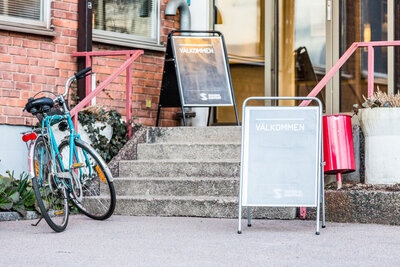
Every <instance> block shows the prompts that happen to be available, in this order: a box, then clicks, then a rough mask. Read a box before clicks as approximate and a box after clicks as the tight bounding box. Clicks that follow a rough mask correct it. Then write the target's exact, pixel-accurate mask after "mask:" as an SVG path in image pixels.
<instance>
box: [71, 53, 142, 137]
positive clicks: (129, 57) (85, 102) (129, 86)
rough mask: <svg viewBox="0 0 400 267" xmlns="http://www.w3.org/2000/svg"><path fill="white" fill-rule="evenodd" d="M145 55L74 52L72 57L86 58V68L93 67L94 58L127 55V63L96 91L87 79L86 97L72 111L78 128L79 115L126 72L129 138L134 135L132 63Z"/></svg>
mask: <svg viewBox="0 0 400 267" xmlns="http://www.w3.org/2000/svg"><path fill="white" fill-rule="evenodd" d="M142 54H144V51H143V50H120V51H88V52H74V53H73V54H72V55H73V56H75V57H86V67H90V66H91V65H92V60H91V57H92V56H118V55H125V56H126V61H125V62H124V63H123V64H122V65H121V66H120V67H119V68H118V69H116V70H115V71H114V72H113V73H112V74H111V75H110V76H109V77H107V79H105V80H104V81H103V82H102V83H100V84H99V86H97V87H96V89H95V90H93V91H92V90H91V83H90V77H89V76H88V77H86V97H85V98H84V99H82V101H80V102H79V103H78V104H77V105H76V106H75V107H74V108H73V109H72V110H71V111H70V114H71V117H72V118H73V121H74V124H75V126H77V114H78V112H79V111H80V110H81V109H82V108H83V107H85V106H86V105H88V104H89V103H90V102H91V101H92V99H93V98H94V97H96V96H97V95H98V94H100V92H101V91H103V89H104V88H105V87H106V86H108V85H109V84H110V83H111V82H112V81H113V80H114V79H115V78H116V77H117V76H118V75H119V74H121V72H123V71H125V70H126V72H127V73H126V124H127V128H128V137H131V134H132V125H131V124H130V122H129V121H130V119H131V114H132V110H131V107H132V77H131V76H132V69H131V68H132V67H131V65H132V63H133V62H134V61H135V60H136V59H137V58H138V57H139V56H140V55H142Z"/></svg>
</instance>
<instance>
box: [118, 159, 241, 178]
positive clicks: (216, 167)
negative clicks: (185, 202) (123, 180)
mask: <svg viewBox="0 0 400 267" xmlns="http://www.w3.org/2000/svg"><path fill="white" fill-rule="evenodd" d="M239 169H240V168H239V161H238V160H223V161H216V160H214V161H185V160H133V161H120V163H119V175H120V176H121V177H188V176H199V177H238V176H239V171H240V170H239Z"/></svg>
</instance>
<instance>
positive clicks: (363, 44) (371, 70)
mask: <svg viewBox="0 0 400 267" xmlns="http://www.w3.org/2000/svg"><path fill="white" fill-rule="evenodd" d="M377 46H378V47H379V46H400V41H376V42H355V43H353V44H352V45H351V46H350V47H349V48H348V49H347V50H346V52H345V53H344V54H343V56H342V57H341V58H340V59H339V60H338V62H336V64H335V65H334V66H333V67H332V68H331V69H330V70H329V72H328V73H327V74H326V75H325V76H324V78H322V80H321V81H320V82H319V83H318V84H317V85H316V86H315V87H314V89H313V90H312V91H311V92H310V93H309V94H308V96H309V97H315V96H316V95H318V93H319V92H321V90H322V89H323V88H324V87H325V85H326V84H327V83H328V82H329V80H330V79H332V77H333V76H334V75H335V74H336V73H337V72H338V71H339V69H340V68H341V67H342V66H343V65H344V63H346V61H347V60H348V59H349V58H350V57H351V55H353V53H354V52H355V51H356V50H357V48H359V47H368V97H370V96H371V95H372V94H373V93H374V47H377ZM310 102H311V101H310V100H304V101H303V102H301V103H300V106H307V105H308V104H310ZM306 215H307V211H306V208H303V207H302V208H300V218H302V219H305V218H306Z"/></svg>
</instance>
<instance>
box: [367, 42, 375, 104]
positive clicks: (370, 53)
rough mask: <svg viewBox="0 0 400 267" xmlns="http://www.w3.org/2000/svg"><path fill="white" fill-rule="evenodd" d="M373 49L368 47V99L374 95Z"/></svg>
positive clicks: (370, 46)
mask: <svg viewBox="0 0 400 267" xmlns="http://www.w3.org/2000/svg"><path fill="white" fill-rule="evenodd" d="M374 73H375V70H374V47H373V46H372V45H369V46H368V98H369V97H371V96H372V95H373V93H374Z"/></svg>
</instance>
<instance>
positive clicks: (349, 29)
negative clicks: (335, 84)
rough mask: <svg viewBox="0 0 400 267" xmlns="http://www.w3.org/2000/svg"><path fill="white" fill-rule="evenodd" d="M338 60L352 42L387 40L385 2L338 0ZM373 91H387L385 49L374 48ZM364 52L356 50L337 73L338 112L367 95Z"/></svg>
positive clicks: (366, 67) (366, 66)
mask: <svg viewBox="0 0 400 267" xmlns="http://www.w3.org/2000/svg"><path fill="white" fill-rule="evenodd" d="M339 14H340V15H339V25H340V39H339V40H340V45H339V46H340V56H341V55H343V53H344V52H345V51H346V50H347V49H348V48H349V47H350V45H351V44H352V43H353V42H370V41H387V40H388V1H386V0H383V1H375V0H351V1H349V0H340V13H339ZM374 51H375V52H374V54H375V58H374V59H375V60H374V61H375V66H374V70H375V74H374V76H375V77H374V90H375V91H376V90H381V91H383V92H387V91H388V48H387V47H376V48H375V49H374ZM367 87H368V53H367V48H364V49H362V48H359V49H358V50H357V51H356V52H355V53H354V54H353V55H352V56H351V57H350V58H349V60H348V61H347V62H346V63H345V64H344V65H343V67H342V68H341V70H340V84H339V88H340V89H339V90H340V91H339V103H338V104H339V107H340V112H351V111H352V110H353V105H354V104H359V105H360V104H361V103H363V102H364V97H366V96H367V94H368V93H367V92H368V88H367Z"/></svg>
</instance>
